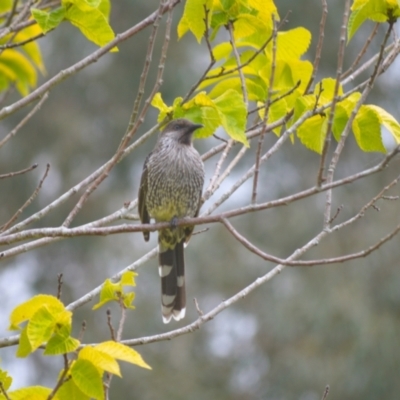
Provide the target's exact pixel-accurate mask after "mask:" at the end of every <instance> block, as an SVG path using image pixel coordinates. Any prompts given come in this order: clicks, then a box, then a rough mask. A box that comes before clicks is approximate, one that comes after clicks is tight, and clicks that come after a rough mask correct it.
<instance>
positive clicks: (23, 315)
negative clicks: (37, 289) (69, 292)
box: [9, 294, 65, 330]
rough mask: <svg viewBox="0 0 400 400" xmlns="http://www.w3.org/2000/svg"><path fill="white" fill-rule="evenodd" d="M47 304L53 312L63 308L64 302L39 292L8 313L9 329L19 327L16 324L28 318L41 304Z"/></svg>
mask: <svg viewBox="0 0 400 400" xmlns="http://www.w3.org/2000/svg"><path fill="white" fill-rule="evenodd" d="M45 305H46V306H49V307H51V308H52V309H53V310H54V311H55V312H62V311H64V310H65V307H64V304H63V303H62V302H61V301H60V300H58V299H57V298H56V297H54V296H50V295H46V294H39V295H37V296H34V297H32V298H31V299H30V300H28V301H25V302H24V303H22V304H20V305H19V306H17V307H15V308H14V310H13V311H12V313H11V315H10V327H9V329H10V330H17V329H19V327H18V325H19V324H21V323H22V322H24V321H26V320H28V319H30V318H31V317H32V316H33V315H34V314H35V313H36V311H37V310H38V309H39V308H41V307H42V306H45Z"/></svg>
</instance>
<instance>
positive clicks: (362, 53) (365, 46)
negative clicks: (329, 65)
mask: <svg viewBox="0 0 400 400" xmlns="http://www.w3.org/2000/svg"><path fill="white" fill-rule="evenodd" d="M378 28H379V24H378V23H376V24H375V26H374V29H373V30H372V32H371V34H370V35H369V36H368V38H367V40H366V41H365V44H364V46H363V47H362V49H361V50H360V52H359V53H358V54H357V57H356V58H355V59H354V61H353V64H351V66H350V68H349V69H348V70H347V71H346V72H344V73H343V74H342V76H341V79H342V80H343V79H345V78H347V77H348V76H349V75H350V74H351V73H353V72H354V70H355V69H356V67H357V65H358V64H359V62H360V61H361V59H362V57H363V56H364V54H365V53H366V52H367V50H368V47H369V45H370V44H371V42H372V39H373V38H374V37H375V35H376V33H377V32H378Z"/></svg>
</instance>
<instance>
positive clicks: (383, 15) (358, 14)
mask: <svg viewBox="0 0 400 400" xmlns="http://www.w3.org/2000/svg"><path fill="white" fill-rule="evenodd" d="M351 10H352V12H351V14H350V17H349V22H348V24H347V31H348V41H350V39H351V38H352V37H353V35H354V34H355V33H356V32H357V30H358V29H359V28H360V26H361V25H362V24H363V23H364V22H365V21H366V20H367V19H370V20H372V21H374V22H378V23H382V22H386V21H388V20H389V19H390V18H398V17H399V16H400V7H399V3H398V2H397V0H361V1H354V3H353V5H352V7H351Z"/></svg>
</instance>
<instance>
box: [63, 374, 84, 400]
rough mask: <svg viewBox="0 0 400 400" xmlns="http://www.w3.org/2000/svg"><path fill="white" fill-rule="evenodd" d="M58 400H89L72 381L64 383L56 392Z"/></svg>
mask: <svg viewBox="0 0 400 400" xmlns="http://www.w3.org/2000/svg"><path fill="white" fill-rule="evenodd" d="M57 396H58V400H90V397H89V396H87V395H86V394H85V393H83V392H82V391H81V390H80V389H79V387H78V386H76V384H75V382H74V381H73V380H72V379H68V380H67V381H66V382H64V383H63V384H62V385H61V387H60V388H59V389H58V391H57Z"/></svg>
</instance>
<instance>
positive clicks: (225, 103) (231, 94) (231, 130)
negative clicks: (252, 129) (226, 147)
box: [214, 89, 249, 146]
mask: <svg viewBox="0 0 400 400" xmlns="http://www.w3.org/2000/svg"><path fill="white" fill-rule="evenodd" d="M214 103H215V105H216V109H217V111H218V114H219V117H220V119H221V124H222V126H223V127H224V129H225V130H226V132H227V134H228V135H229V136H230V137H231V138H232V139H234V140H236V141H238V142H240V143H243V144H244V145H245V146H249V143H248V141H247V138H246V133H245V130H246V116H247V109H246V105H245V104H244V101H243V97H242V96H241V95H240V94H239V93H238V92H236V91H235V90H232V89H229V90H227V91H226V92H225V93H224V94H222V95H221V96H219V97H217V98H216V99H214Z"/></svg>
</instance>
